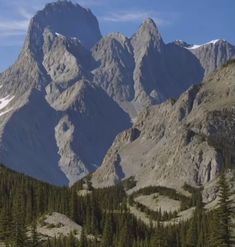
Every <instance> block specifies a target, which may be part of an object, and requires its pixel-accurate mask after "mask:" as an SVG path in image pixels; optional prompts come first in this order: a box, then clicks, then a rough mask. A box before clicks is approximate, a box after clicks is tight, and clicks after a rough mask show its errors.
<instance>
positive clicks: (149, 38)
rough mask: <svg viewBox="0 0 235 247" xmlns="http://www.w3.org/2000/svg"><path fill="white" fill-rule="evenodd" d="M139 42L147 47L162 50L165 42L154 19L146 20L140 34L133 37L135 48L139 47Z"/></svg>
mask: <svg viewBox="0 0 235 247" xmlns="http://www.w3.org/2000/svg"><path fill="white" fill-rule="evenodd" d="M139 42H141V43H142V45H145V47H149V46H152V47H153V48H157V50H158V51H161V50H162V47H163V45H164V42H163V40H162V37H161V34H160V32H159V30H158V28H157V25H156V23H155V22H154V20H153V19H151V18H148V19H146V20H145V21H144V22H143V23H142V25H141V26H140V28H139V30H138V32H137V33H136V34H135V35H134V36H133V38H132V43H133V46H134V47H136V46H137V47H138V43H139Z"/></svg>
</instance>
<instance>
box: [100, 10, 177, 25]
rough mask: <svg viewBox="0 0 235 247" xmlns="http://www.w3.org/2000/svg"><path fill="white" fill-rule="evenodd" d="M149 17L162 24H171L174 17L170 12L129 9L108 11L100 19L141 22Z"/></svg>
mask: <svg viewBox="0 0 235 247" xmlns="http://www.w3.org/2000/svg"><path fill="white" fill-rule="evenodd" d="M149 17H150V18H152V19H153V20H154V21H155V22H156V23H157V25H160V26H163V25H169V24H171V22H172V21H171V19H173V18H172V17H173V15H171V14H170V13H169V14H168V13H158V12H156V11H147V10H134V11H133V10H129V11H119V12H116V13H108V14H107V15H105V16H101V17H100V20H101V21H106V22H141V21H143V20H145V19H147V18H149Z"/></svg>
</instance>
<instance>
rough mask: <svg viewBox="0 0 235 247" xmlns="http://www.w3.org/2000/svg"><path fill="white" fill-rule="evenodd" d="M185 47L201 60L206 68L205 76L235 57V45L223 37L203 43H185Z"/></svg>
mask: <svg viewBox="0 0 235 247" xmlns="http://www.w3.org/2000/svg"><path fill="white" fill-rule="evenodd" d="M183 47H185V48H187V49H188V50H189V51H191V52H192V53H193V54H194V55H195V56H196V57H197V59H198V60H199V61H200V63H201V65H202V67H203V69H204V70H205V72H204V76H205V77H206V76H207V75H209V74H210V73H211V72H213V71H215V70H216V69H218V68H220V67H221V66H222V65H223V64H225V63H226V61H228V60H229V59H234V58H235V47H234V46H233V45H231V44H230V43H228V42H227V41H226V40H223V39H216V40H212V41H210V42H208V43H206V44H202V45H191V46H190V45H188V44H184V45H183Z"/></svg>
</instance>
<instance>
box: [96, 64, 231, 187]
mask: <svg viewBox="0 0 235 247" xmlns="http://www.w3.org/2000/svg"><path fill="white" fill-rule="evenodd" d="M234 82H235V63H231V64H229V65H227V66H225V67H224V68H222V69H221V70H219V71H217V72H216V73H214V74H212V75H211V76H210V77H209V78H208V79H207V80H206V81H205V82H204V83H203V84H201V85H197V86H193V87H191V88H190V89H189V90H187V91H186V92H185V93H184V94H182V95H181V96H180V98H179V99H178V100H177V101H176V102H174V101H172V100H169V101H167V102H165V103H163V104H161V105H159V106H151V107H149V108H148V109H146V110H145V111H144V112H143V113H141V114H140V115H139V116H138V118H137V120H136V123H135V125H134V128H135V129H137V130H138V133H139V136H137V138H135V139H134V140H132V141H130V137H131V135H132V133H133V129H130V130H128V131H124V132H123V133H121V134H119V135H118V136H117V138H116V139H115V141H114V143H113V145H112V147H111V148H110V150H109V151H108V153H107V155H106V156H105V158H104V161H103V163H102V165H101V167H100V168H98V169H97V171H96V172H95V173H94V174H93V176H92V182H93V185H94V186H96V187H103V186H110V185H114V184H116V183H118V182H120V181H121V180H123V179H126V178H128V177H131V176H133V177H135V180H136V181H137V188H140V187H145V186H149V185H161V186H167V187H172V188H178V189H181V187H182V185H183V184H184V183H188V184H191V185H193V186H201V185H206V184H207V183H209V182H210V181H212V180H213V179H214V178H215V177H216V176H217V174H218V173H219V172H220V171H221V169H222V168H223V167H231V166H233V167H234V166H235V159H234V158H235V156H234V150H235V145H234V143H235V142H234V141H235V121H234V120H235V108H234V105H235V100H234V99H235V97H234V96H235V83H234ZM218 99H219V100H218ZM116 157H119V160H120V162H119V166H120V168H119V169H121V170H122V174H123V176H122V178H121V179H119V175H118V174H117V173H116V172H115V171H116V169H115V167H116Z"/></svg>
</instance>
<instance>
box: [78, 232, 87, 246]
mask: <svg viewBox="0 0 235 247" xmlns="http://www.w3.org/2000/svg"><path fill="white" fill-rule="evenodd" d="M87 246H88V241H87V237H86V234H85V231H84V228H82V232H81V236H80V243H79V247H87Z"/></svg>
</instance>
